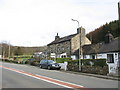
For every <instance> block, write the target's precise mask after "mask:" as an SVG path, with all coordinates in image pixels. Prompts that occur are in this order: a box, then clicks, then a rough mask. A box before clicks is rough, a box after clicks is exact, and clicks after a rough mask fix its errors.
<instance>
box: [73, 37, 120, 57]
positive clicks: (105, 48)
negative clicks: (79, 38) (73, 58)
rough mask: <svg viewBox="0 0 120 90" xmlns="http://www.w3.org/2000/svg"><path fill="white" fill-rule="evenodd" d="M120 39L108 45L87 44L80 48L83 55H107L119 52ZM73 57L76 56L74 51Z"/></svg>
mask: <svg viewBox="0 0 120 90" xmlns="http://www.w3.org/2000/svg"><path fill="white" fill-rule="evenodd" d="M119 45H120V37H117V38H115V39H114V40H112V41H111V42H110V43H107V44H106V43H98V44H89V45H84V46H83V47H82V49H83V54H86V55H89V54H96V52H97V53H108V52H120V47H119ZM73 55H78V50H76V51H75V52H74V53H73Z"/></svg>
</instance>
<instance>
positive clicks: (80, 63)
mask: <svg viewBox="0 0 120 90" xmlns="http://www.w3.org/2000/svg"><path fill="white" fill-rule="evenodd" d="M72 21H76V22H77V23H78V31H79V53H78V54H79V71H82V62H81V56H82V47H81V30H82V27H81V30H80V27H79V21H78V20H74V19H72Z"/></svg>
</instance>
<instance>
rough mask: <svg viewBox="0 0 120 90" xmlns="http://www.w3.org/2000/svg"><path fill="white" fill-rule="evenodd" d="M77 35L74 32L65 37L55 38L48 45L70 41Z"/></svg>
mask: <svg viewBox="0 0 120 90" xmlns="http://www.w3.org/2000/svg"><path fill="white" fill-rule="evenodd" d="M75 35H77V34H72V35H68V36H65V37H61V38H59V39H57V40H54V41H53V42H51V43H49V44H48V45H47V46H49V45H53V44H57V43H61V42H65V41H70V40H71V39H72V38H73V37H74V36H75Z"/></svg>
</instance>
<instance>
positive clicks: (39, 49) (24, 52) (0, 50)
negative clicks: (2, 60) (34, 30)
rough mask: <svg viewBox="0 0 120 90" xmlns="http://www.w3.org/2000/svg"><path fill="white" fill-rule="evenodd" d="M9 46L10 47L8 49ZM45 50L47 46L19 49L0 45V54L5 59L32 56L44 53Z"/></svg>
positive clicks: (18, 47)
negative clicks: (15, 56) (35, 53)
mask: <svg viewBox="0 0 120 90" xmlns="http://www.w3.org/2000/svg"><path fill="white" fill-rule="evenodd" d="M9 46H10V47H9ZM46 49H47V46H40V47H20V46H12V45H8V44H6V43H3V44H0V54H2V53H3V54H4V56H5V57H8V56H9V50H10V56H14V55H32V54H33V53H34V52H44V51H45V50H46Z"/></svg>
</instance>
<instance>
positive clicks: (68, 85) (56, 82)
mask: <svg viewBox="0 0 120 90" xmlns="http://www.w3.org/2000/svg"><path fill="white" fill-rule="evenodd" d="M0 67H2V68H4V69H7V70H11V71H14V72H17V73H20V74H23V75H26V76H30V77H33V78H36V79H39V80H43V81H46V82H49V83H53V84H56V85H59V86H63V87H65V88H74V89H75V88H78V89H82V88H84V87H83V86H81V85H77V84H73V83H69V82H65V81H61V80H57V79H53V78H49V77H46V76H41V75H38V74H32V73H28V72H25V71H21V70H17V69H14V68H9V67H5V66H1V65H0Z"/></svg>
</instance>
